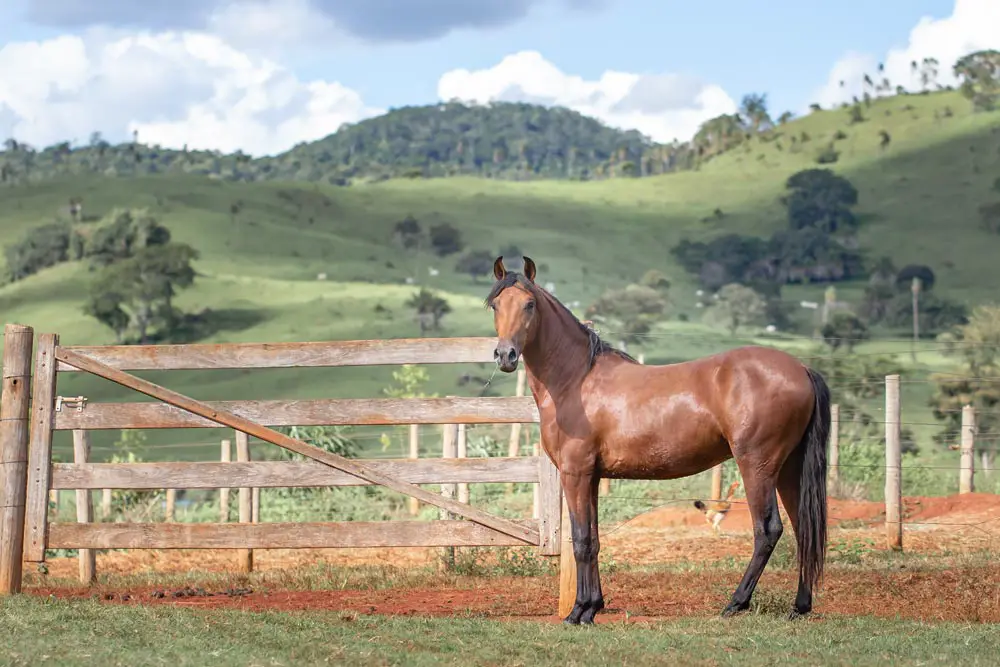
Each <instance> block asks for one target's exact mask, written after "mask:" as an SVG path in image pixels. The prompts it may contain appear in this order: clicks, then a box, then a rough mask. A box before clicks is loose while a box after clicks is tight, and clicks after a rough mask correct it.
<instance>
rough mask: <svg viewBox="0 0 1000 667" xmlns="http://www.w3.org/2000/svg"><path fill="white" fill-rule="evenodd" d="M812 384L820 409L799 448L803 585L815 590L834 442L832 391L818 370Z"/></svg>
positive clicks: (811, 375) (823, 551) (823, 541)
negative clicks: (831, 443) (828, 454)
mask: <svg viewBox="0 0 1000 667" xmlns="http://www.w3.org/2000/svg"><path fill="white" fill-rule="evenodd" d="M806 370H807V371H808V373H809V379H810V380H811V381H812V385H813V394H814V395H815V401H816V407H815V408H814V409H813V414H812V418H811V419H810V420H809V425H808V426H807V427H806V432H805V434H804V435H803V436H802V440H801V442H799V447H800V448H802V477H801V483H800V486H799V517H798V524H799V525H798V535H797V537H798V547H799V548H798V556H799V568H800V572H801V576H802V581H803V582H804V583H805V584H806V585H808V586H809V588H810V589H812V588H814V587H815V586H816V584H817V583H819V580H820V578H821V577H822V576H823V562H824V560H825V559H826V448H827V441H828V440H829V438H830V388H829V387H828V386H827V384H826V380H824V379H823V376H822V375H820V374H819V373H818V372H816V371H815V370H813V369H811V368H808V369H806Z"/></svg>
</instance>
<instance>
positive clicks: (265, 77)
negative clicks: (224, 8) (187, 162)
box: [0, 32, 381, 155]
mask: <svg viewBox="0 0 1000 667" xmlns="http://www.w3.org/2000/svg"><path fill="white" fill-rule="evenodd" d="M380 112H381V110H379V109H373V108H370V107H368V106H366V105H365V103H364V101H363V100H362V99H361V97H360V95H359V94H358V93H357V92H355V91H353V90H350V89H348V88H345V87H344V86H342V85H340V84H338V83H335V82H328V81H309V82H307V81H301V80H299V79H298V78H297V77H296V76H295V75H294V74H293V73H292V72H291V71H289V70H288V69H286V68H284V67H282V66H280V65H278V64H276V63H275V62H273V61H270V60H267V59H264V58H259V57H255V56H253V55H250V54H248V53H245V52H243V51H240V50H238V49H236V48H235V47H233V46H231V45H230V44H228V43H227V42H225V41H224V40H222V39H221V38H219V37H217V36H213V35H209V34H204V33H195V32H161V33H148V32H144V33H138V34H132V35H127V36H122V35H121V34H117V35H111V34H108V33H104V34H102V33H97V32H91V33H87V34H86V35H84V36H62V37H57V38H54V39H50V40H46V41H43V42H19V43H18V42H15V43H9V44H6V45H4V46H3V47H2V48H0V119H3V121H4V122H5V125H6V126H4V127H0V134H4V135H8V134H9V135H11V136H13V137H15V138H16V139H18V140H20V141H26V142H28V143H30V144H33V145H35V146H46V145H51V144H53V143H56V142H59V141H70V140H77V141H85V140H86V139H87V137H88V136H89V135H90V133H91V132H92V131H95V130H96V131H100V132H102V133H103V134H104V135H105V136H106V137H107V138H108V139H109V140H112V141H119V140H121V139H123V138H125V137H128V136H130V135H131V132H132V131H133V130H138V132H139V139H140V141H142V142H143V143H149V144H161V145H163V146H170V147H180V146H183V145H184V144H187V145H188V146H189V147H190V148H211V149H218V150H222V151H227V152H229V151H234V150H236V149H242V150H243V151H245V152H248V153H251V154H254V155H260V154H270V153H274V152H279V151H282V150H285V149H287V148H290V147H291V146H292V145H294V144H296V143H298V142H301V141H309V140H313V139H318V138H320V137H323V136H326V135H327V134H330V133H332V132H335V131H336V130H337V128H338V127H339V126H340V125H341V124H342V123H344V122H354V121H357V120H359V119H361V118H363V117H366V116H371V115H375V114H377V113H380Z"/></svg>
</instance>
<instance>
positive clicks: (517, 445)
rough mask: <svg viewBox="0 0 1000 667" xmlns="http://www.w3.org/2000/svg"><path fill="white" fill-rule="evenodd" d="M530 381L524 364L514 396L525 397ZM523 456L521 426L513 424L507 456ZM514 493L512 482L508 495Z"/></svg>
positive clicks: (518, 370) (520, 369)
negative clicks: (526, 385) (527, 384)
mask: <svg viewBox="0 0 1000 667" xmlns="http://www.w3.org/2000/svg"><path fill="white" fill-rule="evenodd" d="M527 380H528V373H527V371H525V370H524V365H523V364H522V365H521V366H520V367H519V368H518V369H517V385H516V386H515V388H514V395H515V396H517V397H518V398H520V397H522V396H524V386H525V384H526V383H527ZM520 455H521V424H519V423H517V424H511V425H510V442H509V443H508V445H507V456H511V457H514V456H520ZM513 492H514V483H513V482H511V483H509V484H507V493H513Z"/></svg>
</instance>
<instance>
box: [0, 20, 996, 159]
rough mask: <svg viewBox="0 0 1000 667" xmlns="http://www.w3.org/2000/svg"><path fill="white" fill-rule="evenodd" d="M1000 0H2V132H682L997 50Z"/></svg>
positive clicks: (166, 138) (265, 141) (213, 142)
mask: <svg viewBox="0 0 1000 667" xmlns="http://www.w3.org/2000/svg"><path fill="white" fill-rule="evenodd" d="M404 3H405V4H404ZM998 6H1000V1H998V0H880V1H879V2H877V3H876V2H861V1H860V0H847V1H842V2H837V3H833V2H792V1H791V0H778V1H776V2H772V3H768V4H767V5H765V6H755V5H753V4H752V3H747V2H735V1H734V0H717V1H716V2H711V3H708V2H706V3H697V2H675V1H672V0H660V1H658V2H657V1H653V0H162V2H158V1H156V0H149V1H148V2H145V3H143V2H138V1H136V0H7V2H5V3H3V5H2V7H0V134H3V133H6V134H16V135H19V136H21V137H24V138H25V139H26V140H28V141H31V142H36V143H45V142H51V141H54V140H56V139H57V138H58V137H62V138H65V139H69V140H72V139H76V140H77V141H81V140H83V138H84V137H85V136H87V135H88V134H89V130H88V128H91V127H92V129H96V130H100V131H101V132H103V133H104V134H105V135H107V136H108V137H109V138H118V137H124V136H127V135H128V134H130V133H131V131H132V130H133V129H135V130H138V131H139V132H140V134H141V135H142V136H143V137H146V138H147V140H149V141H152V142H158V143H163V144H165V145H171V144H178V143H188V144H191V145H192V146H198V147H215V148H220V149H222V150H232V149H234V148H235V147H242V148H244V150H250V151H251V152H253V153H268V152H275V151H278V150H283V149H285V148H288V147H290V145H292V144H294V143H296V142H297V141H306V140H311V139H315V138H319V137H321V136H325V135H326V134H329V133H330V132H333V131H335V130H336V128H337V127H338V126H339V124H340V123H342V122H353V121H356V120H358V119H360V118H364V117H366V116H370V115H373V114H376V113H380V112H382V111H383V110H385V109H387V108H390V107H394V106H403V105H407V104H426V103H432V102H435V101H437V100H438V99H440V97H441V96H458V97H460V98H462V99H468V100H471V101H479V102H482V101H486V100H488V99H525V100H527V101H536V102H542V103H548V104H562V105H565V106H570V107H571V108H576V109H577V110H579V111H581V112H582V113H587V114H588V115H594V116H596V117H599V118H601V119H602V120H604V121H605V122H607V123H609V124H611V125H616V126H622V127H635V128H636V129H639V130H640V131H643V132H645V133H646V134H649V135H651V136H653V137H654V138H656V139H659V140H664V141H668V140H670V139H671V138H674V137H676V138H679V139H681V140H686V139H687V138H689V136H690V135H691V134H692V133H693V131H694V130H695V129H696V128H697V125H698V124H700V123H701V122H703V121H704V120H706V119H707V118H709V117H711V116H712V115H718V114H719V113H728V112H730V111H732V110H734V109H735V105H736V104H737V103H738V101H739V99H740V97H741V96H742V95H743V94H744V93H747V92H764V93H767V95H768V99H769V102H770V107H771V110H772V112H773V114H774V115H778V114H779V113H781V112H782V111H784V110H792V111H795V112H801V111H803V110H805V108H806V107H807V106H808V104H809V103H811V102H814V101H822V102H824V103H834V102H835V101H836V98H837V96H840V95H843V94H845V91H842V90H840V89H839V87H838V86H836V85H835V80H836V79H838V78H846V79H848V80H849V83H850V85H849V86H848V87H847V92H848V93H849V92H850V91H851V90H852V86H854V85H855V84H857V85H860V78H861V77H862V76H863V74H864V72H865V71H873V69H874V66H875V64H876V63H877V62H882V61H887V62H888V63H890V64H891V65H892V67H889V66H888V65H887V70H890V74H891V75H893V76H898V77H901V78H904V79H905V78H906V77H907V76H908V70H907V68H906V65H907V64H908V62H909V59H911V58H919V57H923V56H928V55H929V56H933V57H938V58H939V59H940V60H941V61H942V70H943V72H944V73H943V75H942V76H943V77H947V71H946V70H950V65H951V62H953V61H954V58H955V57H956V55H962V54H963V53H964V52H967V51H968V50H969V49H974V48H987V47H994V48H995V47H997V46H1000V28H998V27H996V26H1000V9H998ZM925 17H928V18H929V19H931V20H929V21H927V20H925V21H924V25H922V26H920V25H918V24H919V23H920V22H921V20H922V19H924V18H925ZM994 19H995V20H996V22H995V23H992V26H994V27H993V28H990V27H989V26H990V25H991V21H993V20H994ZM994 33H996V34H994ZM505 59H506V60H505ZM463 69H464V70H470V71H471V72H466V73H463V72H461V71H458V72H456V70H463ZM14 70H17V71H16V73H15V72H14ZM607 72H612V73H617V74H612V75H606V73H607ZM602 77H603V78H602ZM904 83H905V82H904ZM56 93H58V95H56ZM54 95H55V97H53V96H54ZM88 124H89V125H88Z"/></svg>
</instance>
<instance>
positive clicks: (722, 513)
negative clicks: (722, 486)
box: [694, 480, 740, 535]
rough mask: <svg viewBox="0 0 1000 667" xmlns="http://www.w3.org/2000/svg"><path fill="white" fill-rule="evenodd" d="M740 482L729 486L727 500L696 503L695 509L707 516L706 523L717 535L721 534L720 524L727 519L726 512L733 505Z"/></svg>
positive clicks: (737, 481) (697, 501)
mask: <svg viewBox="0 0 1000 667" xmlns="http://www.w3.org/2000/svg"><path fill="white" fill-rule="evenodd" d="M739 486H740V481H739V480H736V481H735V482H733V483H732V484H730V485H729V492H728V493H727V494H726V499H725V500H710V501H709V502H708V503H707V504H706V503H703V502H702V501H700V500H696V501H694V506H695V508H697V509H699V510H701V512H702V513H703V514H704V515H705V521H707V522H708V523H709V525H711V526H712V530H714V531H715V534H716V535H718V534H719V524H720V523H722V520H723V519H724V518H726V512H728V511H729V508H730V507H731V506H732V504H733V494H734V493H736V489H737V488H739Z"/></svg>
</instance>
